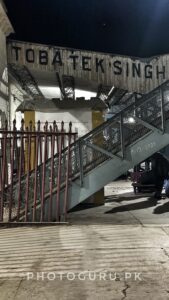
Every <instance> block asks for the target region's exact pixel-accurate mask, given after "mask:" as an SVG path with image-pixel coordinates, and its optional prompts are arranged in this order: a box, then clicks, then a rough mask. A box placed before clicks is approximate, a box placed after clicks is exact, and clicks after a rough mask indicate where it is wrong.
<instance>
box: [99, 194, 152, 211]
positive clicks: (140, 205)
mask: <svg viewBox="0 0 169 300" xmlns="http://www.w3.org/2000/svg"><path fill="white" fill-rule="evenodd" d="M125 200H126V199H125ZM130 200H131V199H130ZM132 200H133V199H132ZM157 204H158V200H156V199H154V198H153V197H150V198H148V199H147V200H146V201H141V202H137V203H131V204H125V205H122V206H118V207H113V208H112V209H111V210H109V211H106V212H105V214H114V213H118V212H124V211H132V210H140V209H145V208H149V207H153V206H156V205H157Z"/></svg>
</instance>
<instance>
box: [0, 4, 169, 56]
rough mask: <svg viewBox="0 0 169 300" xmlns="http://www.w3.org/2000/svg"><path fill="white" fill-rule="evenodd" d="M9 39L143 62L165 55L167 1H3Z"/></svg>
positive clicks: (168, 40)
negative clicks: (12, 31) (142, 59)
mask: <svg viewBox="0 0 169 300" xmlns="http://www.w3.org/2000/svg"><path fill="white" fill-rule="evenodd" d="M5 4H6V6H7V9H8V15H9V17H10V20H11V22H12V24H13V26H14V29H15V32H16V33H15V34H14V35H12V36H11V38H15V39H18V40H23V41H30V42H37V43H44V44H51V45H57V46H64V47H71V48H78V49H86V50H95V51H102V52H110V53H114V54H122V55H131V56H140V57H146V56H147V57H148V56H153V55H157V54H164V53H169V0H5Z"/></svg>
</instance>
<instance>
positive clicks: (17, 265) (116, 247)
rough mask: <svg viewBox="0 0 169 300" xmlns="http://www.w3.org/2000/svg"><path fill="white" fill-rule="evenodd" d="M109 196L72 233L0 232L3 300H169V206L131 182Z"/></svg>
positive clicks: (82, 214)
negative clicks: (137, 189) (136, 192)
mask: <svg viewBox="0 0 169 300" xmlns="http://www.w3.org/2000/svg"><path fill="white" fill-rule="evenodd" d="M119 191H120V192H119ZM105 193H106V197H107V198H106V200H107V202H106V204H105V205H104V206H100V207H93V208H89V207H88V208H86V207H85V208H86V209H84V210H82V207H79V208H78V209H77V210H76V211H74V212H72V213H70V214H69V218H68V219H69V221H70V224H71V225H67V226H66V225H64V226H63V225H61V226H52V227H44V226H43V227H26V228H24V227H21V228H12V229H0V300H8V299H9V300H21V299H22V300H23V299H28V300H47V299H50V300H55V299H57V300H76V299H77V300H86V299H87V300H97V299H99V300H102V299H104V300H118V299H119V300H124V299H126V300H127V299H129V300H135V299H140V300H143V299H146V300H147V299H148V300H149V299H152V300H154V299H157V300H163V299H166V300H167V299H169V218H168V217H169V208H168V209H167V207H169V206H168V205H167V203H168V201H167V200H166V199H165V200H164V199H163V200H160V201H159V202H158V203H156V204H155V203H154V202H152V199H151V200H150V197H149V195H148V196H146V195H141V197H140V195H139V198H138V197H136V196H135V195H134V194H133V192H132V190H131V187H130V185H129V183H128V182H114V183H113V184H111V185H109V186H107V187H106V188H105ZM157 209H158V211H157ZM156 211H157V212H158V213H154V212H156ZM28 279H29V280H28Z"/></svg>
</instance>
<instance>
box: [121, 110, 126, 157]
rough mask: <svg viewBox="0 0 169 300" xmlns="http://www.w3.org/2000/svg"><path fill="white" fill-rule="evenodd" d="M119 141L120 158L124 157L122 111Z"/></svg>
mask: <svg viewBox="0 0 169 300" xmlns="http://www.w3.org/2000/svg"><path fill="white" fill-rule="evenodd" d="M120 141H121V152H122V158H123V159H124V157H125V146H124V127H123V113H121V114H120Z"/></svg>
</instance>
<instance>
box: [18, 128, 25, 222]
mask: <svg viewBox="0 0 169 300" xmlns="http://www.w3.org/2000/svg"><path fill="white" fill-rule="evenodd" d="M22 125H23V123H22ZM24 134H25V131H24V128H23V127H22V130H21V132H20V135H21V147H20V153H19V168H18V199H17V200H18V205H17V221H19V216H20V207H21V196H22V195H21V177H22V167H23V153H24V149H23V148H24Z"/></svg>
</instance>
